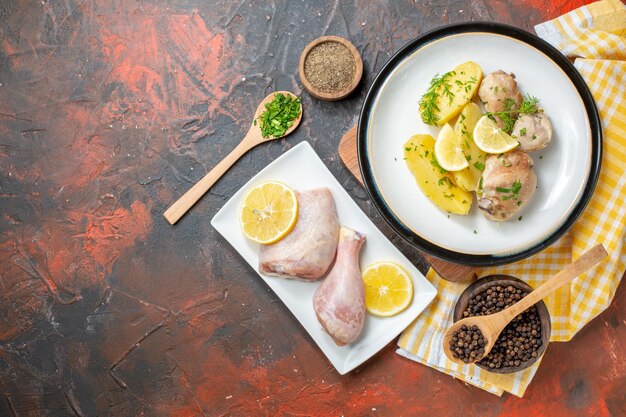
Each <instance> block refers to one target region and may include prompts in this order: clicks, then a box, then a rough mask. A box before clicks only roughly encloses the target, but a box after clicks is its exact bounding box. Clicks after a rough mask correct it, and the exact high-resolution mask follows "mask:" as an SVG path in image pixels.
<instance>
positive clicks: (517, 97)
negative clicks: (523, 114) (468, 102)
mask: <svg viewBox="0 0 626 417" xmlns="http://www.w3.org/2000/svg"><path fill="white" fill-rule="evenodd" d="M478 97H479V98H480V101H481V102H482V103H483V106H485V110H487V111H488V112H497V111H503V110H516V109H517V108H518V107H519V106H520V104H521V103H522V99H523V97H522V93H520V91H519V89H518V88H517V81H515V74H513V73H511V74H507V73H506V72H504V71H502V70H498V71H495V72H492V73H491V74H488V75H487V76H486V77H485V78H484V79H483V81H482V82H481V83H480V88H479V89H478ZM507 103H510V104H508V106H507ZM496 121H497V123H498V126H499V127H502V126H503V123H502V120H500V118H499V117H496Z"/></svg>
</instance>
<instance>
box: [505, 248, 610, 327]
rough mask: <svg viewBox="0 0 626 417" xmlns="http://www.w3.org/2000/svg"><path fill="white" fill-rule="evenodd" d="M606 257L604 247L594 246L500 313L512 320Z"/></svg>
mask: <svg viewBox="0 0 626 417" xmlns="http://www.w3.org/2000/svg"><path fill="white" fill-rule="evenodd" d="M606 256H608V254H607V253H606V250H605V249H604V246H602V244H598V245H596V246H594V247H593V248H591V249H589V250H588V251H587V252H585V253H583V254H582V255H581V256H580V257H579V258H578V259H576V260H575V261H574V262H572V263H571V264H569V265H568V266H567V267H565V268H564V269H563V270H561V271H560V272H559V273H558V274H556V275H555V276H553V277H552V278H550V279H549V280H548V281H546V282H544V283H543V284H542V285H540V286H539V287H538V288H537V289H536V290H534V291H532V292H531V293H530V294H528V295H527V296H526V297H524V298H522V299H521V300H520V301H518V302H517V303H515V304H513V305H512V306H511V307H509V308H507V309H506V310H503V311H502V312H503V313H506V316H507V318H509V317H510V318H513V317H515V316H517V315H518V314H520V313H522V312H523V311H524V310H526V309H527V308H528V307H530V306H532V305H534V304H535V303H537V302H538V301H540V300H542V299H543V298H544V297H546V296H547V295H549V294H551V293H552V292H553V291H556V290H557V289H559V288H561V287H562V286H563V285H565V284H567V283H568V282H570V281H571V280H573V279H574V278H576V277H577V276H578V275H580V274H582V273H583V272H585V271H587V270H588V269H590V268H591V267H592V266H594V265H595V264H597V263H598V262H600V261H601V260H602V259H604V258H605V257H606Z"/></svg>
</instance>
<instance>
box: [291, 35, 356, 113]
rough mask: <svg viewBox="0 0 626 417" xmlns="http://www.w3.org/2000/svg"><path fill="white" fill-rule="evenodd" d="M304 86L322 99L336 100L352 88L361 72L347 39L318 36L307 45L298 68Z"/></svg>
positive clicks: (354, 86)
mask: <svg viewBox="0 0 626 417" xmlns="http://www.w3.org/2000/svg"><path fill="white" fill-rule="evenodd" d="M298 72H299V74H300V81H302V84H303V86H304V89H305V90H306V91H308V92H309V94H311V95H312V96H313V97H315V98H317V99H320V100H324V101H335V100H340V99H342V98H344V97H346V96H348V95H349V94H350V93H352V92H353V91H354V89H355V88H356V86H357V85H358V84H359V81H361V76H362V75H363V61H362V60H361V55H360V54H359V51H358V50H357V49H356V48H355V47H354V45H352V43H350V41H348V40H346V39H344V38H341V37H339V36H322V37H320V38H317V39H315V40H314V41H313V42H311V43H310V44H308V45H307V46H306V48H304V51H302V55H300V64H299V68H298Z"/></svg>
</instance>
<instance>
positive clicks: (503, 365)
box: [444, 275, 551, 374]
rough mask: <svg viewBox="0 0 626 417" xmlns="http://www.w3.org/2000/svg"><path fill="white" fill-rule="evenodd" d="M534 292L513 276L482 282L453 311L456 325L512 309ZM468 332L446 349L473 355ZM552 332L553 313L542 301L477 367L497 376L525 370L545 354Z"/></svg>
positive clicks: (502, 336) (503, 335)
mask: <svg viewBox="0 0 626 417" xmlns="http://www.w3.org/2000/svg"><path fill="white" fill-rule="evenodd" d="M531 291H532V288H531V287H530V286H529V285H528V284H526V283H525V282H524V281H522V280H520V279H518V278H515V277H512V276H510V275H491V276H488V277H485V278H482V279H480V280H478V281H476V282H474V283H473V284H471V285H470V286H469V287H467V288H466V289H465V291H464V292H463V293H462V294H461V296H460V297H459V299H458V301H457V303H456V306H455V308H454V316H453V318H454V321H455V322H456V321H459V320H461V319H463V318H466V317H473V316H484V315H489V314H494V313H497V312H499V311H501V310H503V309H505V308H507V307H510V306H512V305H513V304H515V303H516V302H518V301H519V300H521V299H522V298H524V297H525V296H526V295H528V294H529V293H530V292H531ZM466 330H467V331H465V332H464V333H463V335H462V336H463V337H462V339H463V340H460V339H458V337H457V340H454V341H453V342H454V343H455V345H454V346H444V349H452V350H453V351H455V350H458V352H457V354H458V355H459V356H461V357H462V356H463V355H464V354H465V352H466V351H471V350H472V342H473V341H474V340H473V339H472V337H473V335H472V334H471V333H472V330H471V329H466ZM550 332H551V322H550V313H549V312H548V308H547V307H546V305H545V303H544V302H543V301H540V302H538V303H537V304H535V305H534V306H532V307H530V308H529V309H527V310H526V311H524V312H523V313H522V314H520V315H519V316H517V317H516V318H514V319H513V320H512V321H511V322H510V323H509V324H508V325H507V326H506V327H505V328H504V330H503V331H502V333H500V336H499V337H498V339H497V341H496V343H495V345H494V346H493V348H492V349H491V351H490V352H489V354H488V355H487V356H486V357H484V358H483V359H481V360H480V361H478V362H475V363H476V365H477V366H479V367H480V368H482V369H485V370H487V371H489V372H494V373H498V374H509V373H514V372H519V371H521V370H524V369H526V368H528V367H529V366H531V365H532V364H533V363H535V362H536V361H537V360H538V359H539V358H540V357H541V355H543V353H544V352H545V351H546V348H547V347H548V342H549V340H550ZM465 338H468V339H469V340H465ZM450 343H452V341H451V342H450ZM459 343H462V345H459ZM465 344H467V346H465Z"/></svg>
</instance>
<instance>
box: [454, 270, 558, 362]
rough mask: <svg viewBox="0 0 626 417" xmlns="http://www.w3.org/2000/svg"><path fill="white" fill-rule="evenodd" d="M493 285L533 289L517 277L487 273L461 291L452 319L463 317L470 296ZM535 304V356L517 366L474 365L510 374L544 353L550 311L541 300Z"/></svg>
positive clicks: (546, 344) (549, 322)
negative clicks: (538, 335) (537, 331)
mask: <svg viewBox="0 0 626 417" xmlns="http://www.w3.org/2000/svg"><path fill="white" fill-rule="evenodd" d="M493 285H501V286H509V285H511V286H513V287H514V288H516V289H521V290H524V291H528V292H530V291H532V290H533V289H532V288H531V287H530V286H529V285H528V284H526V283H525V282H524V281H522V280H520V279H518V278H515V277H512V276H510V275H489V276H487V277H484V278H481V279H479V280H478V281H475V282H474V283H472V284H471V285H470V286H469V287H467V288H466V289H465V291H463V293H462V294H461V296H460V297H459V299H458V300H457V302H456V305H455V307H454V315H453V319H454V321H455V322H457V321H459V320H460V319H461V318H463V311H465V309H466V308H467V306H468V305H469V301H470V300H471V299H472V298H474V296H475V295H477V294H479V293H481V292H483V291H485V290H487V289H488V288H489V287H491V286H493ZM535 306H536V307H537V313H538V314H539V321H540V323H541V346H539V350H538V351H537V357H536V358H531V359H530V360H528V361H526V362H524V363H521V364H520V365H519V366H513V367H504V368H498V369H491V368H489V367H488V366H485V365H481V364H480V363H478V362H477V363H476V366H479V367H480V368H482V369H484V370H486V371H489V372H493V373H497V374H511V373H514V372H519V371H521V370H524V369H526V368H528V367H529V366H530V365H532V364H533V363H535V362H536V361H537V360H538V359H539V358H540V357H541V356H542V355H543V354H544V352H545V351H546V349H547V348H548V343H549V342H550V332H551V330H552V323H551V321H550V313H549V312H548V307H546V304H545V303H544V302H543V301H540V302H538V303H537V304H535Z"/></svg>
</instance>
